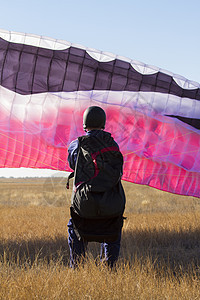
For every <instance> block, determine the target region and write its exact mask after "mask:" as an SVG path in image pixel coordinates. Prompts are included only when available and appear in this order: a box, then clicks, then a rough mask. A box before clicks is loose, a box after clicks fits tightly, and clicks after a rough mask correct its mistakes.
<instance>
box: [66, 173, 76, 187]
mask: <svg viewBox="0 0 200 300" xmlns="http://www.w3.org/2000/svg"><path fill="white" fill-rule="evenodd" d="M73 177H74V172H71V173H70V174H69V176H68V177H67V183H66V189H69V180H70V179H71V178H73Z"/></svg>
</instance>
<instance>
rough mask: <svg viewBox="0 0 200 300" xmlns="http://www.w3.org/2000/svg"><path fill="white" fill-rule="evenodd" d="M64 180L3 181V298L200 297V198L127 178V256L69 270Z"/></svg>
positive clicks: (94, 246) (95, 251)
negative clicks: (111, 265) (111, 267)
mask: <svg viewBox="0 0 200 300" xmlns="http://www.w3.org/2000/svg"><path fill="white" fill-rule="evenodd" d="M65 181H66V179H64V178H38V179H35V178H34V179H33V178H32V179H31V178H30V179H20V178H19V179H3V178H1V179H0V194H1V198H0V225H1V232H0V299H200V199H197V198H192V197H184V196H178V195H173V194H169V193H166V192H161V191H158V190H155V189H152V188H149V187H146V186H137V185H134V184H130V183H126V182H124V188H125V191H126V195H127V206H126V212H125V216H126V217H127V219H126V221H125V224H124V228H123V235H122V244H121V252H120V259H119V262H118V264H117V267H116V269H115V270H113V271H111V270H109V269H107V268H106V267H105V266H103V265H101V263H100V262H99V257H98V255H99V244H98V243H90V244H89V247H88V252H87V254H88V257H87V260H86V262H84V263H82V264H81V265H80V268H79V269H77V270H75V271H74V270H71V269H70V268H69V250H68V245H67V221H68V218H69V206H70V195H71V190H68V191H67V190H66V189H65Z"/></svg>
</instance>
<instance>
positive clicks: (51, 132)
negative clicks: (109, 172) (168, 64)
mask: <svg viewBox="0 0 200 300" xmlns="http://www.w3.org/2000/svg"><path fill="white" fill-rule="evenodd" d="M0 37H1V38H0V167H2V168H3V167H27V168H48V169H55V170H64V171H69V170H70V168H69V166H68V163H67V147H68V145H69V143H70V142H71V141H72V140H73V139H75V138H77V136H79V135H83V133H84V132H83V128H82V116H83V112H84V110H85V109H86V108H87V107H88V106H90V105H99V106H101V107H102V108H103V109H104V110H105V111H106V114H107V122H106V130H107V131H110V132H111V133H112V135H113V137H114V138H115V139H116V141H117V142H118V143H119V145H120V150H121V151H122V153H123V156H124V174H123V179H124V180H127V181H131V182H135V183H139V184H147V185H150V186H153V187H156V188H158V189H161V190H165V191H169V192H173V193H178V194H184V195H192V196H196V197H200V150H199V149H200V89H199V84H197V83H195V82H191V81H189V80H187V79H185V78H183V77H181V76H178V75H174V74H172V73H170V72H168V71H163V70H161V69H159V68H156V67H152V66H148V65H145V64H143V63H140V62H136V61H133V60H129V59H126V58H123V57H119V56H116V55H113V54H110V53H103V52H101V51H97V50H93V49H87V48H84V47H82V46H77V45H73V44H70V43H67V42H65V41H59V40H54V39H49V38H44V37H40V36H35V35H25V34H20V33H14V32H7V31H1V32H0Z"/></svg>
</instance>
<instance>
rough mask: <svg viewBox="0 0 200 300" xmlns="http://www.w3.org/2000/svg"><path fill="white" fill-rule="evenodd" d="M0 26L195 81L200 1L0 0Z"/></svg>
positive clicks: (199, 73)
mask: <svg viewBox="0 0 200 300" xmlns="http://www.w3.org/2000/svg"><path fill="white" fill-rule="evenodd" d="M0 28H1V29H5V30H12V31H18V32H24V33H33V34H38V35H44V36H49V37H52V38H56V39H63V40H67V41H69V42H71V43H77V44H81V45H84V46H87V47H91V48H95V49H98V50H102V51H108V52H112V53H114V54H119V55H121V56H125V57H128V58H131V59H134V60H138V61H141V62H144V63H146V64H150V65H154V66H157V67H160V68H163V69H166V70H169V71H171V72H173V73H176V74H180V75H182V76H184V77H186V78H188V79H190V80H193V81H197V82H199V83H200V38H199V33H200V1H199V0H190V1H185V0H140V1H138V0H99V1H96V0H70V1H68V0H57V1H55V0H54V1H52V0H9V1H5V0H4V1H1V12H0ZM0 171H1V170H0ZM4 174H5V170H4ZM24 174H25V173H24ZM0 176H2V172H0Z"/></svg>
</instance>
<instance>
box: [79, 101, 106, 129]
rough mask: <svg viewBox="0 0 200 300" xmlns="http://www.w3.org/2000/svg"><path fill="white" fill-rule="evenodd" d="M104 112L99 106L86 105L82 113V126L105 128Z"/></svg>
mask: <svg viewBox="0 0 200 300" xmlns="http://www.w3.org/2000/svg"><path fill="white" fill-rule="evenodd" d="M105 123H106V114H105V111H104V110H103V109H102V108H101V107H99V106H90V107H88V108H87V109H86V110H85V111H84V114H83V128H84V129H86V128H102V129H104V128H105Z"/></svg>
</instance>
